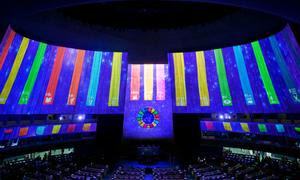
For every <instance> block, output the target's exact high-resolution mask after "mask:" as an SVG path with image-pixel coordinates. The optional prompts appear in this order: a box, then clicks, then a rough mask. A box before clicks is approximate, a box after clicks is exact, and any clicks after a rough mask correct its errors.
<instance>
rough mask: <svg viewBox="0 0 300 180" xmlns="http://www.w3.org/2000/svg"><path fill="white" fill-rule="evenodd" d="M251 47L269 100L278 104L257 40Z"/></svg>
mask: <svg viewBox="0 0 300 180" xmlns="http://www.w3.org/2000/svg"><path fill="white" fill-rule="evenodd" d="M252 48H253V51H254V54H255V57H256V58H255V59H256V62H257V65H258V69H259V72H260V76H261V78H262V81H263V84H264V87H265V90H266V92H267V95H268V98H269V102H270V104H279V101H278V98H277V95H276V92H275V89H274V86H273V83H272V81H271V78H270V75H269V72H268V68H267V65H266V63H265V59H264V56H263V53H262V50H261V47H260V45H259V42H258V41H255V42H253V43H252Z"/></svg>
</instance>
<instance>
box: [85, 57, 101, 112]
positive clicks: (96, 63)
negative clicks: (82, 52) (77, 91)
mask: <svg viewBox="0 0 300 180" xmlns="http://www.w3.org/2000/svg"><path fill="white" fill-rule="evenodd" d="M101 62H102V52H95V53H94V58H93V65H92V72H91V77H90V84H89V90H88V95H87V99H86V105H87V106H95V104H96V97H97V91H98V84H99V77H100V72H101Z"/></svg>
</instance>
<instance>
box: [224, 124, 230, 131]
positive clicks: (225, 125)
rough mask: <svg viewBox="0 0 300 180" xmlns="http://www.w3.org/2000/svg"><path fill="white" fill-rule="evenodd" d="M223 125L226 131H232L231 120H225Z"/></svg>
mask: <svg viewBox="0 0 300 180" xmlns="http://www.w3.org/2000/svg"><path fill="white" fill-rule="evenodd" d="M223 126H224V129H225V130H226V131H232V127H231V124H230V122H223Z"/></svg>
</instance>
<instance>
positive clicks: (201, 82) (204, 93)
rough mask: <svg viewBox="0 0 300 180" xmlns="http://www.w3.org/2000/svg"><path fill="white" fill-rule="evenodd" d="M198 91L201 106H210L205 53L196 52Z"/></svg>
mask: <svg viewBox="0 0 300 180" xmlns="http://www.w3.org/2000/svg"><path fill="white" fill-rule="evenodd" d="M196 61H197V73H198V89H199V97H200V106H209V105H210V102H209V92H208V87H207V78H206V65H205V57H204V52H203V51H198V52H196Z"/></svg>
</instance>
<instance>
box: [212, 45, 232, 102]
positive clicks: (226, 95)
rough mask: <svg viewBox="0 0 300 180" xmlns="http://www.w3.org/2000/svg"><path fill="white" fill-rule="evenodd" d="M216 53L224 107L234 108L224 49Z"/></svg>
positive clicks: (215, 51)
mask: <svg viewBox="0 0 300 180" xmlns="http://www.w3.org/2000/svg"><path fill="white" fill-rule="evenodd" d="M214 53H215V57H216V64H217V73H218V79H219V84H220V90H221V95H222V102H223V106H232V99H231V95H230V90H229V86H228V81H227V76H226V70H225V64H224V59H223V54H222V49H215V50H214Z"/></svg>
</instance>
